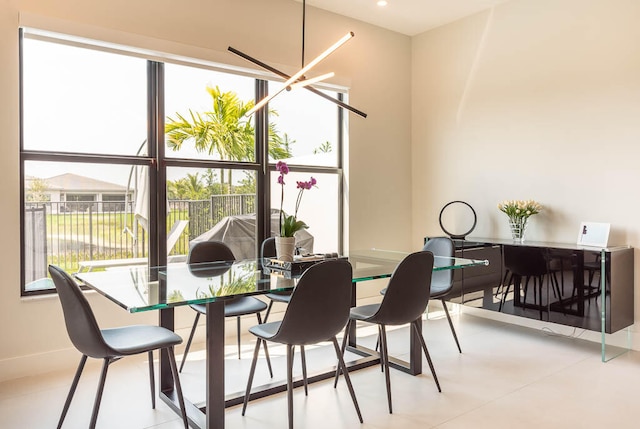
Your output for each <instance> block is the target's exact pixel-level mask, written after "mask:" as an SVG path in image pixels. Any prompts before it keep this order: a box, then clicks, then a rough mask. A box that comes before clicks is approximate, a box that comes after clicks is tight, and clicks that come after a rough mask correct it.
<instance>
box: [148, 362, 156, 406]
mask: <svg viewBox="0 0 640 429" xmlns="http://www.w3.org/2000/svg"><path fill="white" fill-rule="evenodd" d="M149 385H150V386H151V408H152V409H154V410H155V409H156V379H155V375H154V371H153V351H152V350H150V351H149Z"/></svg>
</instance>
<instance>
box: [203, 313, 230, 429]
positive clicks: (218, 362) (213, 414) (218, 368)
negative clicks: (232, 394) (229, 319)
mask: <svg viewBox="0 0 640 429" xmlns="http://www.w3.org/2000/svg"><path fill="white" fill-rule="evenodd" d="M206 381H207V403H206V406H207V410H206V413H207V429H213V428H216V429H223V428H224V410H225V392H224V301H216V302H210V303H208V304H207V373H206Z"/></svg>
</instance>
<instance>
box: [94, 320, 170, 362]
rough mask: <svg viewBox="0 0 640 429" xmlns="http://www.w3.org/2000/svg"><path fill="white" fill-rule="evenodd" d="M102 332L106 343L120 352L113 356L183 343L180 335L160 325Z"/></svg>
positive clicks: (129, 327)
mask: <svg viewBox="0 0 640 429" xmlns="http://www.w3.org/2000/svg"><path fill="white" fill-rule="evenodd" d="M100 332H102V337H103V338H104V341H105V343H107V345H108V346H109V347H111V348H112V349H113V350H114V351H116V352H117V353H118V354H117V355H116V356H113V357H119V356H130V355H136V354H139V353H144V352H146V351H148V350H157V349H161V348H165V347H168V346H177V345H178V344H181V343H182V338H180V336H178V335H177V334H175V333H174V332H171V331H169V330H168V329H165V328H162V327H160V326H147V325H134V326H124V327H121V328H112V329H102V330H101V331H100Z"/></svg>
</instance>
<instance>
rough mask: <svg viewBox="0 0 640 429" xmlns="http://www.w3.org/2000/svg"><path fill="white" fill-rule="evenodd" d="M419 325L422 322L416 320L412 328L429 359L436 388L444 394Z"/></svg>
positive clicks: (412, 323)
mask: <svg viewBox="0 0 640 429" xmlns="http://www.w3.org/2000/svg"><path fill="white" fill-rule="evenodd" d="M418 323H421V321H420V320H416V321H414V322H411V326H413V332H414V333H415V334H416V336H417V337H418V339H419V340H420V345H421V346H422V351H424V355H425V357H426V358H427V363H428V364H429V368H430V369H431V375H433V380H434V381H435V382H436V386H437V387H438V392H442V389H441V388H440V382H439V381H438V376H437V375H436V369H435V368H434V367H433V362H432V361H431V356H430V355H429V350H427V343H425V341H424V338H423V337H422V334H420V330H419V329H418Z"/></svg>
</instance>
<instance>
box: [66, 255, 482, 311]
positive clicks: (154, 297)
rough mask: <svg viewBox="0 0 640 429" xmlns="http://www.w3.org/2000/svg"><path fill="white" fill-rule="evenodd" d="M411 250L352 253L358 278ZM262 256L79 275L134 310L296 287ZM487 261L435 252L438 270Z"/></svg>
mask: <svg viewBox="0 0 640 429" xmlns="http://www.w3.org/2000/svg"><path fill="white" fill-rule="evenodd" d="M407 255H408V253H407V252H397V251H388V250H379V249H368V250H360V251H351V252H350V253H349V255H348V257H347V258H348V260H349V262H350V263H351V265H352V267H353V282H360V281H365V280H372V279H377V278H385V277H390V276H391V274H392V273H393V270H394V269H395V268H396V266H397V265H398V264H399V263H400V261H401V260H402V259H403V258H404V257H405V256H407ZM264 263H265V261H263V260H260V259H251V260H242V261H232V262H215V263H205V264H186V263H176V264H170V265H167V266H164V267H147V266H139V265H138V266H131V267H120V268H114V269H110V270H106V271H97V272H96V271H94V272H87V273H76V274H75V277H76V278H77V279H78V280H79V281H81V282H82V283H84V284H85V285H87V286H88V287H89V288H91V289H94V290H96V291H97V292H99V293H100V294H102V295H104V296H106V297H107V298H109V299H110V300H112V301H114V302H115V303H116V304H118V305H120V306H121V307H123V308H124V309H126V310H127V311H130V312H132V313H135V312H140V311H147V310H158V309H162V308H169V307H177V306H181V305H188V304H206V303H209V302H213V301H218V300H226V299H233V298H237V297H241V296H251V295H259V294H265V293H270V292H284V291H289V290H292V289H293V288H294V287H295V285H296V283H297V282H298V278H299V277H300V276H299V275H298V276H295V275H294V276H292V275H291V271H289V272H287V271H286V270H277V269H269V268H266V267H265V266H264ZM478 265H488V261H485V260H473V259H463V258H452V257H444V256H434V271H439V270H450V269H460V268H464V267H470V266H478Z"/></svg>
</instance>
